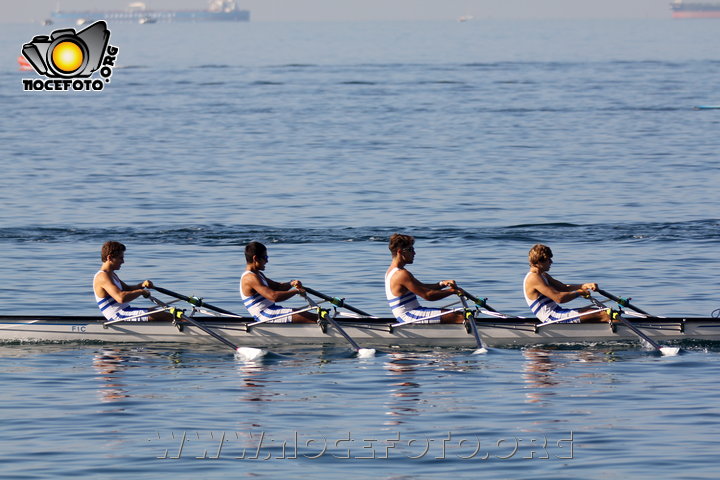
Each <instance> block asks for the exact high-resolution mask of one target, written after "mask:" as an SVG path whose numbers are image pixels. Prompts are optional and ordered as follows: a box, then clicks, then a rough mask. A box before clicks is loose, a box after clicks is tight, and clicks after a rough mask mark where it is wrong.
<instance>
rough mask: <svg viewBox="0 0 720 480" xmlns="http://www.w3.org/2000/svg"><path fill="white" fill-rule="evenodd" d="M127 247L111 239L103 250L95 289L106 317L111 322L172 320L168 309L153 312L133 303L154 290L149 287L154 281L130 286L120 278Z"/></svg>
mask: <svg viewBox="0 0 720 480" xmlns="http://www.w3.org/2000/svg"><path fill="white" fill-rule="evenodd" d="M125 250H126V247H125V245H123V244H122V243H120V242H115V241H108V242H105V243H104V244H103V246H102V249H101V251H100V259H101V260H102V262H103V263H102V266H101V267H100V270H99V271H98V272H97V273H96V274H95V277H94V278H93V290H94V292H95V301H96V302H97V305H98V307H99V308H100V311H101V312H102V314H103V316H104V317H105V318H106V319H107V320H108V321H110V322H118V321H135V322H147V321H149V320H162V321H172V315H170V314H169V313H167V312H161V311H154V312H151V311H150V310H148V309H146V308H137V307H131V306H130V302H132V301H133V300H135V299H137V298H139V297H141V296H142V297H145V298H148V297H149V296H150V292H149V291H148V290H147V289H148V288H152V286H153V284H152V282H151V281H150V280H145V281H144V282H141V283H138V284H137V285H128V284H126V283H125V282H123V281H122V280H120V277H118V275H117V273H115V272H116V271H117V270H120V267H121V266H122V264H123V263H125Z"/></svg>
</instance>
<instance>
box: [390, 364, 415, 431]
mask: <svg viewBox="0 0 720 480" xmlns="http://www.w3.org/2000/svg"><path fill="white" fill-rule="evenodd" d="M384 368H385V371H386V372H387V374H388V376H390V377H391V379H392V382H391V383H390V385H389V395H390V399H389V400H388V402H387V404H386V406H387V409H388V410H387V411H386V412H385V414H386V415H387V416H388V417H389V418H388V420H386V421H385V422H383V424H384V425H401V424H403V423H405V421H404V420H403V417H407V416H417V415H418V414H419V411H418V409H417V408H416V406H417V404H418V402H419V401H420V399H421V397H422V389H421V388H420V384H419V383H417V382H416V381H415V380H417V379H416V373H417V360H414V359H413V358H412V357H411V356H410V355H406V354H404V353H392V354H390V355H388V360H387V362H386V363H385V365H384Z"/></svg>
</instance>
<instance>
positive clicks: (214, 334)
mask: <svg viewBox="0 0 720 480" xmlns="http://www.w3.org/2000/svg"><path fill="white" fill-rule="evenodd" d="M163 290H164V289H163ZM158 292H160V290H158ZM160 293H165V292H160ZM167 295H170V294H169V293H168V294H167ZM170 296H174V295H170ZM150 299H151V300H152V301H154V302H155V303H157V304H158V305H162V306H164V307H168V304H166V303H164V302H161V301H160V300H158V299H156V298H154V297H150ZM170 312H171V314H172V315H173V316H174V317H175V318H176V319H177V318H179V319H181V320H183V321H185V322H187V323H189V324H190V325H193V326H194V327H196V328H198V329H200V330H202V331H203V332H205V333H207V334H208V335H210V336H211V337H213V338H215V339H216V340H219V341H221V342H222V343H224V344H225V345H227V346H228V347H230V348H232V349H233V350H234V351H237V349H238V346H237V345H235V344H234V343H232V342H231V341H230V340H228V339H227V338H225V337H223V336H222V335H220V334H218V333H217V332H213V331H212V330H211V329H210V328H209V327H206V326H205V325H202V324H201V323H199V322H197V321H196V320H194V319H192V318H190V317H188V316H187V315H185V314H184V313H183V312H182V311H181V310H176V309H174V308H170Z"/></svg>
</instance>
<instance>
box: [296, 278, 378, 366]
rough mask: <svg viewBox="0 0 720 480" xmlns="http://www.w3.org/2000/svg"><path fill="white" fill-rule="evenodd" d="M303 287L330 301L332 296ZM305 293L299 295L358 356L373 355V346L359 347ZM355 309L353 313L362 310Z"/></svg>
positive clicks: (344, 306)
mask: <svg viewBox="0 0 720 480" xmlns="http://www.w3.org/2000/svg"><path fill="white" fill-rule="evenodd" d="M303 289H305V291H306V292H307V293H312V294H313V295H315V296H316V297H320V298H322V299H323V300H328V301H330V302H331V303H332V300H331V299H332V298H333V297H329V296H328V295H325V294H323V293H320V292H318V291H317V290H313V289H312V288H308V287H305V286H303ZM307 293H305V294H301V295H302V296H303V298H305V300H306V301H307V302H308V304H309V305H310V306H311V307H315V308H316V309H317V313H318V318H319V319H320V320H327V321H328V322H329V323H330V325H332V326H333V328H335V329H336V330H337V331H338V332H340V335H342V336H343V338H345V340H347V342H348V343H349V344H350V345H351V346H352V349H353V350H355V353H356V354H357V356H358V357H360V358H368V357H374V356H375V349H374V348H360V346H359V345H358V344H357V343H356V342H355V340H353V339H352V337H350V335H348V333H347V332H346V331H345V330H344V329H343V328H342V327H341V326H340V324H339V323H338V322H336V321H335V319H334V318H333V317H332V316H330V315H328V311H327V310H323V309H321V308H320V306H319V305H318V304H317V303H316V302H314V301H313V300H312V299H311V298H310V297H308V296H307ZM335 300H340V299H335ZM340 303H344V301H343V300H340ZM333 305H336V304H335V303H333ZM338 306H341V305H338ZM342 307H343V308H347V309H348V310H350V307H349V306H348V305H342ZM356 310H357V309H354V310H352V311H354V312H355V313H360V312H362V310H360V311H356ZM362 315H364V313H362Z"/></svg>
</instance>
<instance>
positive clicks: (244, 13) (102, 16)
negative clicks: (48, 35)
mask: <svg viewBox="0 0 720 480" xmlns="http://www.w3.org/2000/svg"><path fill="white" fill-rule="evenodd" d="M50 17H51V21H52V22H53V23H62V24H69V23H74V24H75V25H84V24H86V23H92V22H94V21H96V20H106V21H108V22H135V23H156V22H247V21H249V20H250V12H249V11H248V10H240V9H238V6H237V3H236V1H235V0H211V1H210V5H209V7H208V9H207V10H151V9H148V8H147V7H146V6H145V4H144V3H141V2H137V3H131V4H130V5H129V7H128V9H127V10H85V11H62V10H57V11H55V12H52V14H51V15H50Z"/></svg>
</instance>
